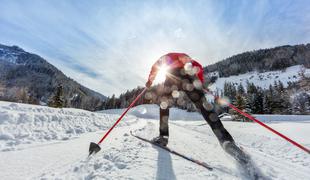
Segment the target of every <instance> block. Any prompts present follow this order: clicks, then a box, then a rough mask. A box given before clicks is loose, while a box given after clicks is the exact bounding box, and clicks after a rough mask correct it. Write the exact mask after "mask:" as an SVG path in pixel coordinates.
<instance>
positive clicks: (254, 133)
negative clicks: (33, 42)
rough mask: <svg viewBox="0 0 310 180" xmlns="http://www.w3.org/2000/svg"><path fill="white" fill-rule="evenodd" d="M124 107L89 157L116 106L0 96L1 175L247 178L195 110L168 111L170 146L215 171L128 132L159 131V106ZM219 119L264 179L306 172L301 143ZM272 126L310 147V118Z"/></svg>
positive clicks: (308, 163) (308, 165) (308, 164)
mask: <svg viewBox="0 0 310 180" xmlns="http://www.w3.org/2000/svg"><path fill="white" fill-rule="evenodd" d="M129 112H130V113H129V114H128V115H126V116H125V117H124V119H123V121H122V122H121V124H120V125H119V126H117V127H116V128H115V129H114V130H113V131H112V133H111V134H110V136H109V137H108V138H107V139H106V140H105V141H104V142H103V143H102V144H101V148H102V150H101V151H100V152H99V153H97V154H96V155H95V156H92V157H90V158H88V157H87V155H88V147H89V143H90V141H95V142H96V141H98V140H99V139H100V138H101V137H102V135H103V134H104V132H106V131H107V129H108V128H109V127H110V126H111V125H112V123H113V122H115V120H116V119H117V118H118V117H119V115H120V113H121V111H119V110H109V111H103V112H100V113H92V112H88V111H83V110H77V109H54V108H48V107H42V106H32V105H25V104H17V103H9V102H0V130H1V131H0V137H2V138H1V139H0V144H1V149H0V159H1V161H0V169H1V171H0V177H1V179H135V180H136V179H138V180H139V179H169V180H170V179H249V177H248V176H246V174H245V171H244V170H243V169H242V168H240V166H238V165H237V164H236V162H235V161H234V160H233V158H232V157H230V156H229V155H227V154H226V153H225V152H224V151H223V150H222V148H221V147H220V145H219V144H218V142H217V140H216V138H215V137H214V135H213V133H212V131H211V129H210V128H209V127H208V126H206V125H203V124H204V123H205V122H204V120H202V117H200V120H199V114H197V113H194V114H192V113H187V112H186V111H183V110H178V109H174V110H173V111H172V116H174V117H173V119H174V121H171V122H170V124H169V125H170V139H169V145H168V146H169V147H171V148H173V149H174V150H177V151H178V152H181V153H184V154H187V155H189V156H192V157H193V158H195V159H199V160H201V161H204V162H206V163H208V164H210V165H211V166H212V167H213V168H214V170H213V171H208V170H206V169H204V168H202V167H200V166H198V165H196V164H194V163H191V162H189V161H186V160H184V159H182V158H179V157H177V156H174V155H172V154H169V153H167V152H166V151H164V150H161V149H159V148H157V147H154V146H152V145H150V144H148V143H144V142H142V141H140V140H138V139H136V138H134V137H132V136H131V135H130V131H133V132H135V133H136V134H139V135H141V136H144V137H146V138H153V137H154V136H156V135H158V115H157V114H158V107H157V106H153V105H148V106H138V107H135V108H134V109H133V110H132V111H129ZM185 116H187V117H186V118H184V117H185ZM191 116H193V118H192V119H191ZM178 118H179V119H178ZM296 118H297V119H298V116H296ZM303 118H304V117H303ZM181 119H186V120H187V121H184V120H181ZM194 119H195V121H192V120H194ZM224 125H225V127H226V128H227V129H228V131H230V132H231V134H232V135H233V137H234V138H235V140H236V142H237V143H238V144H239V145H241V146H242V147H243V149H244V150H245V151H246V152H248V153H249V154H250V155H251V156H252V159H253V161H254V162H255V164H256V166H257V169H259V170H260V171H261V173H262V174H263V175H264V177H266V178H269V179H309V178H310V173H309V172H310V157H309V155H308V154H306V153H304V152H303V151H301V150H300V149H298V148H296V147H294V146H292V145H291V144H289V143H287V142H286V141H284V140H282V139H280V138H279V137H277V136H275V135H273V134H271V133H270V132H268V131H267V130H265V129H263V128H262V127H260V126H258V125H257V124H254V123H240V122H224ZM269 125H270V126H272V127H273V128H275V129H277V130H279V131H281V132H283V133H284V134H287V135H288V136H290V137H292V138H293V139H296V140H297V141H299V142H300V143H302V144H303V145H305V146H307V147H310V138H308V136H309V131H310V117H309V119H308V120H306V119H304V120H303V121H294V122H293V121H292V122H291V121H277V122H276V123H269ZM46 137H47V138H46Z"/></svg>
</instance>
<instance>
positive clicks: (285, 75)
mask: <svg viewBox="0 0 310 180" xmlns="http://www.w3.org/2000/svg"><path fill="white" fill-rule="evenodd" d="M302 72H304V74H305V76H308V75H309V74H310V69H307V68H305V67H304V66H302V65H296V66H291V67H288V68H286V69H285V70H283V71H268V72H263V73H260V72H257V71H252V72H249V73H245V74H240V75H237V76H229V77H221V78H218V79H217V81H216V82H215V83H214V84H213V85H212V86H210V87H209V88H210V89H211V90H212V91H217V90H218V91H219V92H221V91H223V90H224V84H225V82H230V83H233V84H234V85H235V86H237V85H239V84H242V85H243V86H244V87H246V86H247V81H248V82H250V83H254V84H255V85H256V86H259V87H261V88H263V89H267V88H269V85H273V84H274V81H281V82H282V83H283V85H284V87H287V86H288V83H289V82H297V81H299V80H300V79H301V76H302ZM212 75H218V73H216V72H213V74H212Z"/></svg>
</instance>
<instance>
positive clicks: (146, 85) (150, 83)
mask: <svg viewBox="0 0 310 180" xmlns="http://www.w3.org/2000/svg"><path fill="white" fill-rule="evenodd" d="M151 85H152V82H151V81H150V80H148V81H147V82H146V83H145V87H147V88H150V87H151Z"/></svg>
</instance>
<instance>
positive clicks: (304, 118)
mask: <svg viewBox="0 0 310 180" xmlns="http://www.w3.org/2000/svg"><path fill="white" fill-rule="evenodd" d="M253 116H254V117H256V118H257V119H258V120H260V121H263V122H281V121H291V122H310V115H274V114H254V115H253Z"/></svg>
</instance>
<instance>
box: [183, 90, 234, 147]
mask: <svg viewBox="0 0 310 180" xmlns="http://www.w3.org/2000/svg"><path fill="white" fill-rule="evenodd" d="M186 94H187V96H188V97H189V98H190V99H191V101H192V102H193V103H194V104H195V106H196V108H197V109H199V110H200V111H201V114H202V116H203V117H204V119H205V120H206V121H207V123H208V124H209V126H210V127H211V129H212V131H213V132H214V134H215V136H216V137H217V139H218V140H219V142H220V144H221V145H222V144H223V142H225V141H229V142H233V141H234V140H233V138H232V136H231V135H230V134H229V132H228V131H227V130H226V129H225V128H224V126H223V124H222V122H221V120H220V119H219V118H218V114H217V113H216V112H215V110H214V106H213V105H212V104H210V103H208V102H207V100H206V98H205V97H204V93H203V92H202V91H201V90H197V89H194V90H193V91H186Z"/></svg>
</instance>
